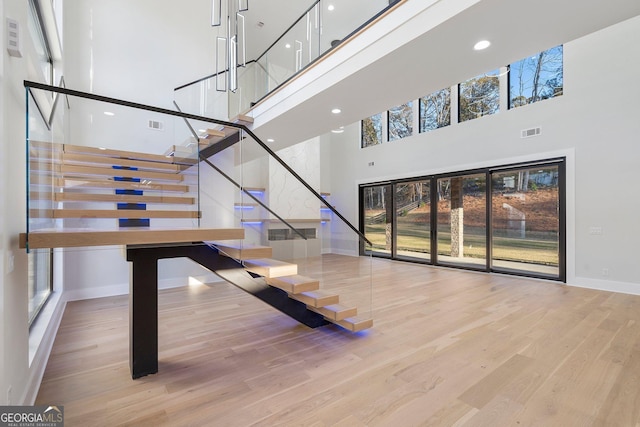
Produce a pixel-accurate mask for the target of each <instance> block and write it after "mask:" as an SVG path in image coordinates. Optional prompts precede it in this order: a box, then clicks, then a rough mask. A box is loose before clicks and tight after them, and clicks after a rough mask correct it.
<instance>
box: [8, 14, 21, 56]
mask: <svg viewBox="0 0 640 427" xmlns="http://www.w3.org/2000/svg"><path fill="white" fill-rule="evenodd" d="M20 47H21V46H20V24H18V21H16V20H15V19H9V18H7V51H8V52H9V55H11V56H15V57H17V58H21V57H22V52H21V50H20Z"/></svg>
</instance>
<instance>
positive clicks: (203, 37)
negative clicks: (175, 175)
mask: <svg viewBox="0 0 640 427" xmlns="http://www.w3.org/2000/svg"><path fill="white" fill-rule="evenodd" d="M209 10H210V2H208V1H207V0H194V1H191V2H189V3H188V4H185V3H180V2H158V1H154V0H137V1H135V2H131V1H126V0H110V1H108V2H105V1H101V0H87V1H84V0H83V1H82V2H76V1H67V2H65V3H64V15H65V16H64V18H65V26H64V61H65V69H66V70H67V72H66V75H65V79H66V83H67V86H68V87H69V88H72V89H75V90H80V91H86V92H90V93H95V94H98V95H104V96H108V97H113V98H119V99H123V100H127V101H132V102H137V103H142V104H148V105H153V106H157V107H161V108H166V109H170V110H174V109H175V107H174V106H173V104H172V101H173V99H174V97H173V95H174V94H173V89H174V88H175V87H176V86H179V85H181V84H184V83H187V82H189V81H192V80H195V79H197V78H200V77H202V76H204V75H207V74H209V73H211V72H212V71H213V68H214V50H213V48H212V47H213V46H214V40H215V36H216V34H217V33H216V32H215V30H214V29H212V28H211V26H210V16H209V13H208V11H209ZM203 11H206V12H207V13H203ZM104 111H110V112H114V113H115V116H105V115H104V114H103V113H104ZM69 117H70V119H69V120H70V125H69V132H68V133H67V135H66V138H67V139H66V142H67V143H72V144H77V145H90V146H101V147H109V148H117V149H123V150H132V151H143V152H151V153H158V154H160V153H164V152H165V151H166V150H167V149H168V148H169V147H170V146H171V145H173V144H182V143H183V142H184V141H185V140H186V139H187V138H188V137H189V136H190V134H189V131H188V129H187V127H186V126H185V125H184V123H183V121H182V119H176V118H172V117H170V116H166V115H162V114H157V113H150V112H146V111H139V110H138V111H135V110H131V109H128V108H126V107H115V106H113V105H109V104H103V103H96V102H88V101H82V100H78V99H73V98H72V99H71V110H70V112H69ZM148 120H157V121H161V122H163V124H164V131H162V132H159V131H155V130H150V129H148V128H147V122H148ZM194 126H196V128H200V127H204V126H197V125H195V124H194ZM205 196H206V193H205ZM205 207H206V206H205ZM163 209H168V208H166V207H163ZM205 219H206V218H205ZM166 222H167V221H163V220H154V219H152V220H151V223H152V226H160V224H164V223H166ZM205 222H206V221H205ZM167 225H168V224H167ZM174 225H175V221H174ZM185 225H188V224H185ZM100 266H103V267H100ZM96 268H98V271H99V273H100V274H96ZM158 274H159V281H160V286H161V287H169V286H176V285H180V284H186V283H187V278H188V277H189V276H193V277H196V278H198V279H199V280H201V281H214V280H217V279H216V277H215V276H214V275H212V274H210V273H207V272H206V271H204V270H203V269H202V268H200V267H199V266H197V265H196V264H194V263H192V262H191V261H189V260H186V259H175V260H170V261H163V262H162V263H160V265H159V270H158ZM128 281H129V264H128V263H127V262H126V259H125V257H124V255H123V253H122V250H121V248H119V247H111V248H101V249H97V250H96V249H92V250H78V249H73V250H67V251H66V252H65V280H64V282H65V291H68V296H69V298H71V299H77V298H87V297H91V296H105V295H113V294H119V293H126V292H128Z"/></svg>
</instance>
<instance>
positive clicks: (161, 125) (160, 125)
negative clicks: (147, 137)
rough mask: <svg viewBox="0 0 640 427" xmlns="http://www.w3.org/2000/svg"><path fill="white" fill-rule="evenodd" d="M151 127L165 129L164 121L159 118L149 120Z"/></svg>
mask: <svg viewBox="0 0 640 427" xmlns="http://www.w3.org/2000/svg"><path fill="white" fill-rule="evenodd" d="M149 129H153V130H164V123H162V122H159V121H157V120H149Z"/></svg>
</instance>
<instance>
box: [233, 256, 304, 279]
mask: <svg viewBox="0 0 640 427" xmlns="http://www.w3.org/2000/svg"><path fill="white" fill-rule="evenodd" d="M244 267H245V269H246V270H248V271H250V272H252V273H255V274H258V275H260V276H263V277H268V278H271V277H280V276H292V275H294V274H298V265H297V264H291V263H288V262H284V261H279V260H275V259H270V258H260V259H250V260H246V261H244Z"/></svg>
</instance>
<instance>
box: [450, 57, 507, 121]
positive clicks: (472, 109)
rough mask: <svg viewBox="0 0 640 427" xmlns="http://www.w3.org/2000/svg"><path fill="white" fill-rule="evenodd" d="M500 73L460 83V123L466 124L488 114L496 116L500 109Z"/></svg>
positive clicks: (494, 72)
mask: <svg viewBox="0 0 640 427" xmlns="http://www.w3.org/2000/svg"><path fill="white" fill-rule="evenodd" d="M498 74H499V71H498V70H495V71H492V72H490V73H487V74H483V75H481V76H478V77H474V78H472V79H469V80H467V81H466V82H464V83H460V97H459V101H458V102H459V104H460V116H459V117H458V121H460V122H466V121H467V120H472V119H475V118H478V117H482V116H486V115H488V114H495V113H497V112H498V110H499V109H500V81H499V79H498Z"/></svg>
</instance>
